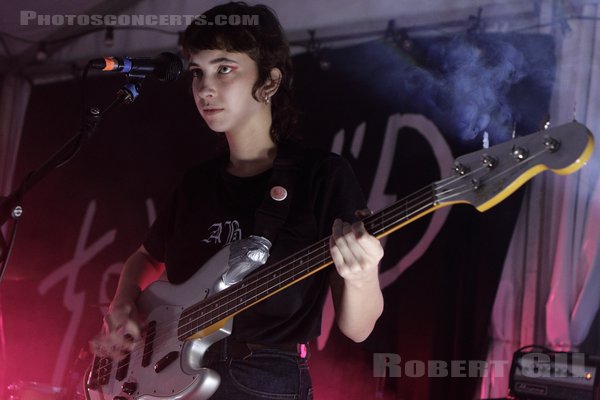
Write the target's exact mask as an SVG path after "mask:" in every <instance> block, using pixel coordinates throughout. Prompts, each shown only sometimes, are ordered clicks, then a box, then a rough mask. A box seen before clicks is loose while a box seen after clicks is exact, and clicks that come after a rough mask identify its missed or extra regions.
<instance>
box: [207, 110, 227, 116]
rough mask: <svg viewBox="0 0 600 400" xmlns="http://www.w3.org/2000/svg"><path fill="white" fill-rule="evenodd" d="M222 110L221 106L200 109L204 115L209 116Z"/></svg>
mask: <svg viewBox="0 0 600 400" xmlns="http://www.w3.org/2000/svg"><path fill="white" fill-rule="evenodd" d="M221 111H223V109H222V108H204V109H202V113H203V114H204V115H206V116H211V115H215V114H218V113H220V112H221Z"/></svg>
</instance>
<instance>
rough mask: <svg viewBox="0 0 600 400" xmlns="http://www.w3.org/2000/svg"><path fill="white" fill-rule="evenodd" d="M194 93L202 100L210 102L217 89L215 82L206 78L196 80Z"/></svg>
mask: <svg viewBox="0 0 600 400" xmlns="http://www.w3.org/2000/svg"><path fill="white" fill-rule="evenodd" d="M194 92H195V93H196V95H197V96H198V98H199V99H201V100H204V101H206V100H208V99H211V98H213V97H214V95H215V87H214V85H213V82H212V81H211V80H210V79H207V78H206V77H202V78H195V79H194Z"/></svg>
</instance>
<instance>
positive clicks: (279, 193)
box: [271, 186, 287, 201]
mask: <svg viewBox="0 0 600 400" xmlns="http://www.w3.org/2000/svg"><path fill="white" fill-rule="evenodd" d="M286 197H287V190H285V188H284V187H283V186H273V187H272V188H271V198H272V199H273V200H275V201H283V200H285V198H286Z"/></svg>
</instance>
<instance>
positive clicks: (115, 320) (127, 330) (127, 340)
mask: <svg viewBox="0 0 600 400" xmlns="http://www.w3.org/2000/svg"><path fill="white" fill-rule="evenodd" d="M140 338H141V327H140V323H139V318H138V312H137V307H136V305H135V303H134V302H132V301H113V302H112V303H111V305H110V307H109V311H108V314H106V315H105V316H104V323H103V327H102V332H101V333H100V334H99V335H98V336H96V337H95V338H94V339H93V340H91V341H90V347H91V350H92V352H93V353H94V354H96V355H97V356H100V357H110V358H112V359H113V360H121V359H122V358H124V357H125V355H126V354H127V353H128V352H131V351H132V350H133V348H134V347H135V345H136V343H137V342H139V340H140Z"/></svg>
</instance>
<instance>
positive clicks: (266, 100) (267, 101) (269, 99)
mask: <svg viewBox="0 0 600 400" xmlns="http://www.w3.org/2000/svg"><path fill="white" fill-rule="evenodd" d="M270 102H271V98H270V97H269V96H265V104H269V103H270Z"/></svg>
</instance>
